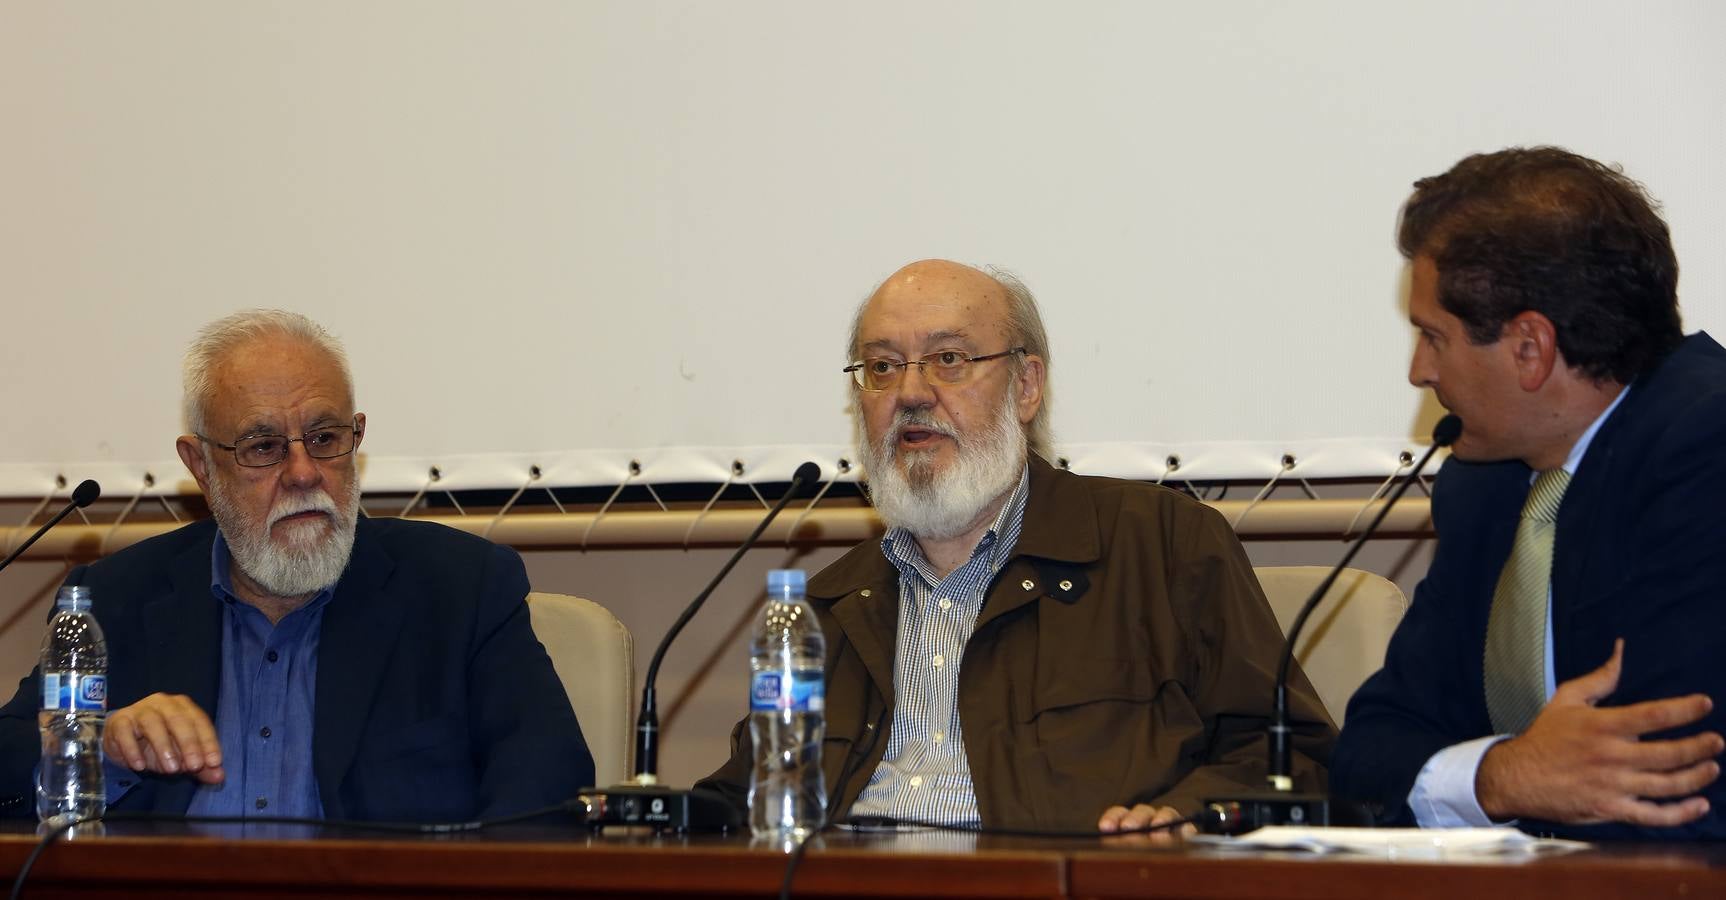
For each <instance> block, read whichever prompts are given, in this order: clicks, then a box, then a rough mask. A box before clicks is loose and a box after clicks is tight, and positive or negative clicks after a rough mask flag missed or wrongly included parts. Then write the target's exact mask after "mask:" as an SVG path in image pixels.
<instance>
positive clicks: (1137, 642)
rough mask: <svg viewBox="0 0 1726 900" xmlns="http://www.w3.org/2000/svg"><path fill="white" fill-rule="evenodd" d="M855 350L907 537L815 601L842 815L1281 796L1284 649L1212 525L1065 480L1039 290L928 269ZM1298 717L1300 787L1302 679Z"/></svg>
mask: <svg viewBox="0 0 1726 900" xmlns="http://www.w3.org/2000/svg"><path fill="white" fill-rule="evenodd" d="M846 352H847V354H848V356H847V358H848V359H849V360H850V361H851V364H850V365H849V366H846V367H845V372H846V373H847V374H848V376H849V377H850V378H851V379H852V388H851V389H852V391H853V404H854V405H853V408H854V412H855V415H856V419H857V433H858V441H859V452H860V455H861V457H862V459H863V462H864V467H865V471H866V474H867V477H868V482H869V493H870V499H871V500H872V502H873V503H874V505H875V509H876V511H877V512H878V513H879V514H880V516H881V518H882V520H883V521H884V522H885V523H886V524H887V526H888V530H887V533H886V535H884V536H883V537H882V538H881V539H880V540H879V541H868V542H865V543H864V544H862V545H860V546H858V547H857V548H855V549H853V550H852V551H851V552H850V553H849V554H847V555H846V556H844V557H843V558H841V559H840V560H839V561H838V562H836V563H834V564H833V565H831V566H829V567H827V568H826V569H825V570H823V571H822V572H821V573H820V574H818V575H816V576H815V578H813V579H812V580H810V582H809V592H808V593H809V600H810V602H811V604H812V605H813V606H814V608H815V610H816V612H817V614H818V615H820V617H821V626H822V629H823V631H824V633H825V634H826V637H827V694H826V704H825V706H826V715H827V735H826V743H825V745H824V750H823V759H822V763H823V766H824V768H825V772H824V774H825V776H826V782H825V783H826V789H827V796H828V798H829V805H830V808H831V809H832V811H833V814H834V817H835V818H836V819H842V818H844V817H846V816H879V817H885V818H888V819H893V820H898V821H906V820H912V821H933V822H940V823H945V824H949V825H979V826H983V827H993V828H1018V829H1027V828H1034V829H1059V830H1079V829H1097V830H1100V831H1104V832H1113V831H1119V830H1125V829H1132V828H1138V827H1142V826H1147V825H1151V824H1163V823H1169V822H1173V821H1175V820H1178V819H1180V818H1181V817H1183V816H1184V815H1187V814H1190V813H1193V812H1195V811H1197V810H1198V807H1199V803H1200V802H1201V800H1203V799H1204V798H1205V797H1207V796H1209V795H1214V794H1227V793H1237V792H1239V791H1241V790H1251V789H1257V788H1259V787H1260V786H1261V785H1263V784H1264V780H1265V762H1266V755H1267V746H1266V741H1265V738H1264V725H1265V720H1266V717H1267V714H1268V712H1269V706H1270V698H1271V688H1272V683H1273V680H1274V678H1275V673H1276V669H1277V662H1278V658H1279V655H1280V652H1281V648H1282V630H1281V629H1280V628H1279V627H1278V625H1277V622H1276V619H1275V617H1274V615H1273V614H1272V612H1271V610H1270V606H1269V605H1268V604H1267V603H1266V602H1265V599H1264V595H1263V594H1262V593H1261V592H1260V590H1259V586H1258V581H1257V579H1256V578H1255V577H1254V576H1253V572H1252V568H1251V566H1250V565H1249V564H1248V563H1247V559H1246V555H1245V553H1244V552H1243V551H1242V549H1241V546H1240V543H1239V541H1237V540H1236V539H1235V536H1234V532H1233V531H1232V530H1230V528H1229V526H1228V524H1227V523H1226V522H1224V521H1223V519H1222V517H1221V516H1219V515H1218V514H1217V513H1216V512H1215V511H1213V510H1211V509H1209V508H1208V507H1206V506H1204V505H1203V504H1201V503H1199V502H1197V501H1195V500H1193V499H1191V498H1189V497H1187V496H1185V495H1183V494H1179V493H1176V492H1174V491H1170V490H1166V489H1164V488H1161V487H1158V486H1155V485H1148V484H1143V483H1138V482H1129V481H1121V480H1117V479H1112V478H1091V477H1083V476H1078V475H1073V474H1071V473H1068V472H1064V471H1061V470H1059V469H1056V468H1055V467H1053V466H1051V465H1049V463H1048V460H1049V459H1050V458H1051V450H1050V439H1049V421H1048V420H1049V403H1048V388H1047V372H1048V367H1049V347H1048V339H1047V337H1046V336H1045V334H1044V331H1043V324H1042V319H1041V316H1040V315H1039V313H1038V312H1037V306H1036V302H1035V301H1034V300H1033V299H1032V297H1031V294H1030V292H1029V291H1028V290H1026V289H1025V287H1024V285H1023V284H1021V283H1019V281H1018V280H1017V279H1014V278H1012V277H1010V276H1007V275H1004V274H1002V273H994V274H985V273H984V272H981V271H978V270H976V269H973V268H970V267H967V266H962V265H959V264H957V263H952V262H946V261H942V260H925V261H923V262H918V263H913V264H911V265H909V266H906V267H905V268H903V269H901V270H900V271H898V272H896V273H895V274H894V275H892V276H891V277H890V278H888V279H887V281H885V282H884V283H882V285H881V287H880V288H879V289H878V290H876V291H875V293H874V295H873V296H871V297H870V298H869V299H868V300H867V301H866V302H865V303H864V304H863V306H862V307H861V308H860V309H859V310H858V313H857V318H856V320H855V322H854V324H853V328H852V334H851V339H850V342H849V344H848V345H847V347H846ZM1290 697H1291V708H1292V709H1293V711H1294V712H1293V714H1294V717H1295V718H1296V720H1297V725H1296V731H1297V735H1298V736H1297V738H1296V741H1295V745H1296V749H1297V753H1296V760H1295V763H1296V764H1295V770H1296V777H1297V780H1298V781H1300V782H1302V786H1303V787H1304V788H1305V789H1317V788H1319V787H1321V786H1322V784H1323V779H1324V774H1323V769H1322V768H1321V765H1322V763H1323V761H1324V760H1325V759H1326V758H1327V757H1328V754H1329V748H1330V744H1331V742H1332V741H1333V739H1334V737H1335V728H1334V727H1333V726H1332V725H1331V723H1330V720H1329V718H1328V717H1327V716H1326V714H1325V712H1324V707H1323V705H1322V704H1321V703H1320V701H1319V700H1318V697H1317V695H1316V694H1314V693H1313V690H1312V686H1311V685H1310V683H1308V681H1307V679H1306V676H1305V675H1304V674H1303V673H1301V672H1300V671H1299V670H1298V667H1297V669H1295V670H1294V671H1293V672H1292V673H1291V684H1290ZM732 749H733V752H732V757H731V759H730V761H729V762H728V763H727V764H726V765H725V766H724V767H723V768H721V769H720V770H719V771H718V772H716V773H715V774H714V775H713V776H711V777H710V778H709V779H708V780H707V781H706V782H704V786H706V787H709V788H712V789H714V790H717V791H720V792H722V793H725V794H727V795H728V796H730V797H731V798H733V800H734V801H735V802H737V803H738V804H740V805H741V804H742V803H743V802H744V793H745V785H746V784H747V781H748V773H749V767H750V764H751V760H752V758H753V753H752V750H751V748H750V746H749V733H748V730H747V729H746V728H745V727H743V726H742V725H739V726H738V728H737V729H736V730H735V731H734V732H733V733H732ZM1189 828H1190V826H1189Z"/></svg>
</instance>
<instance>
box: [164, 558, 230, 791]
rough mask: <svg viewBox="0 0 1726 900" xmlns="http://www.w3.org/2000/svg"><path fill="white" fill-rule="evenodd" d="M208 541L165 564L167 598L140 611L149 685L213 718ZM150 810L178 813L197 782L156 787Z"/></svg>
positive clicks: (218, 674) (214, 607)
mask: <svg viewBox="0 0 1726 900" xmlns="http://www.w3.org/2000/svg"><path fill="white" fill-rule="evenodd" d="M208 530H209V539H208V540H200V541H194V542H193V544H192V546H191V547H188V548H187V549H185V550H183V551H181V553H180V554H179V555H178V556H176V557H174V559H173V560H172V561H171V562H170V564H169V570H168V577H167V580H166V584H165V587H166V589H167V592H166V593H164V594H162V595H160V596H158V597H156V598H155V599H154V600H151V601H148V602H147V603H145V605H144V638H145V644H146V646H148V647H149V669H150V684H151V686H152V688H153V689H154V690H156V691H160V692H162V693H165V694H184V695H185V696H187V697H190V698H191V699H192V701H193V702H194V703H196V704H198V707H199V708H201V709H203V710H204V711H205V712H207V713H209V715H210V718H211V719H212V720H213V719H215V717H216V701H217V696H216V695H217V690H218V687H219V686H220V684H221V679H222V637H223V635H222V606H221V604H220V603H218V602H217V601H216V599H215V596H214V595H213V594H211V593H210V547H211V544H212V542H213V541H214V539H215V526H214V525H213V524H211V525H209V526H208ZM160 785H161V786H160V787H159V788H158V793H157V795H156V802H155V807H156V809H157V810H158V811H163V812H173V813H183V812H185V810H186V807H187V806H188V805H189V804H190V803H191V802H192V793H193V791H195V790H197V782H195V781H193V780H192V779H190V778H183V777H182V778H167V779H163V780H162V781H161V782H160Z"/></svg>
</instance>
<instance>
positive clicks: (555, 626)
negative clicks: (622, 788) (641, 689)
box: [527, 591, 635, 787]
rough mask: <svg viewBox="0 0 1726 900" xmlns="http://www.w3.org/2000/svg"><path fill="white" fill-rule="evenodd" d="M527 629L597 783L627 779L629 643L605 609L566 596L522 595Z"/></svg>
mask: <svg viewBox="0 0 1726 900" xmlns="http://www.w3.org/2000/svg"><path fill="white" fill-rule="evenodd" d="M527 608H528V613H529V615H530V616H531V618H532V620H533V633H534V634H535V635H538V636H539V642H540V643H542V644H544V645H545V652H546V653H547V654H549V655H550V656H551V664H552V665H553V666H554V667H556V669H557V677H558V678H559V679H561V680H562V681H563V689H564V691H565V692H566V693H568V694H569V703H570V705H571V706H573V707H575V716H576V718H577V719H579V720H580V721H581V733H582V736H583V737H585V738H587V748H588V750H589V751H591V752H592V753H593V773H594V779H595V781H596V782H597V784H598V786H600V787H604V786H607V785H613V784H618V783H621V782H622V781H623V780H624V779H625V778H628V777H629V767H630V763H631V759H630V757H631V755H632V754H633V752H634V747H635V741H634V733H635V723H634V721H633V720H632V718H631V717H632V715H633V712H632V710H633V709H634V705H633V704H634V701H635V641H634V639H633V638H631V637H630V636H629V629H628V628H625V627H623V623H622V622H619V621H618V620H617V617H616V616H614V615H612V614H611V613H610V612H609V611H608V610H607V609H606V608H605V607H603V606H600V605H599V604H597V603H595V602H593V601H592V600H583V599H582V598H580V597H571V596H569V595H567V594H547V593H542V592H539V591H535V592H533V593H531V594H528V595H527Z"/></svg>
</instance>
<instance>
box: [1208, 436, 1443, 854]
mask: <svg viewBox="0 0 1726 900" xmlns="http://www.w3.org/2000/svg"><path fill="white" fill-rule="evenodd" d="M1461 436H1462V419H1460V418H1458V417H1457V416H1455V415H1446V416H1445V417H1444V418H1442V419H1439V420H1438V424H1437V425H1435V426H1433V429H1432V446H1431V447H1428V448H1427V450H1426V453H1425V454H1423V455H1422V456H1421V457H1420V461H1419V462H1417V463H1415V464H1414V468H1413V469H1411V470H1410V471H1409V473H1408V474H1407V475H1404V476H1403V478H1402V481H1401V482H1399V483H1398V484H1397V486H1396V490H1394V491H1392V492H1391V494H1390V496H1389V497H1387V498H1385V501H1384V505H1383V506H1381V507H1379V510H1378V515H1376V516H1373V519H1372V522H1371V523H1369V524H1368V525H1367V526H1366V530H1365V531H1362V532H1361V533H1360V537H1358V538H1355V541H1354V544H1353V545H1351V546H1350V547H1349V548H1348V552H1346V553H1344V554H1343V556H1342V560H1341V561H1339V562H1338V563H1337V564H1336V566H1335V567H1334V568H1332V569H1331V570H1330V574H1328V575H1326V576H1325V577H1324V580H1323V581H1321V582H1319V585H1318V587H1317V588H1315V589H1314V590H1313V592H1312V596H1310V597H1307V599H1306V603H1304V604H1302V605H1301V608H1300V613H1299V614H1298V615H1296V616H1295V618H1294V622H1293V623H1292V624H1291V625H1289V630H1288V638H1287V639H1286V640H1285V641H1284V642H1283V653H1282V662H1281V663H1280V664H1279V665H1278V666H1277V680H1276V687H1275V693H1274V694H1273V695H1272V698H1271V723H1270V725H1269V726H1268V727H1267V728H1266V731H1267V732H1268V733H1269V736H1270V761H1269V767H1268V774H1267V776H1266V780H1267V781H1268V782H1269V783H1270V790H1268V791H1258V792H1249V793H1245V794H1241V795H1238V796H1234V797H1221V798H1216V799H1212V800H1206V801H1205V808H1206V810H1208V811H1209V812H1210V813H1211V815H1210V816H1209V817H1207V819H1206V821H1205V823H1204V830H1205V831H1207V832H1210V833H1212V834H1242V833H1244V832H1248V831H1252V830H1253V829H1255V828H1259V827H1261V826H1264V825H1328V824H1330V799H1329V798H1328V797H1326V796H1324V795H1323V794H1297V793H1295V792H1294V775H1293V763H1292V760H1291V757H1292V755H1293V752H1294V729H1292V728H1291V727H1289V698H1288V680H1289V667H1290V666H1291V665H1292V664H1293V663H1294V649H1295V643H1296V642H1297V641H1299V640H1300V633H1301V629H1302V628H1303V627H1304V626H1305V625H1306V621H1307V619H1308V618H1309V617H1310V616H1312V613H1313V610H1315V609H1317V608H1318V605H1319V602H1320V601H1322V600H1323V599H1324V595H1325V592H1326V591H1328V590H1330V588H1331V585H1333V584H1335V583H1336V579H1337V577H1338V576H1339V575H1341V574H1342V570H1343V569H1345V568H1347V567H1348V564H1349V563H1350V562H1352V561H1353V560H1354V556H1355V554H1356V553H1359V552H1360V548H1361V547H1362V546H1364V545H1365V544H1366V542H1367V541H1368V540H1370V539H1371V538H1372V536H1373V533H1374V532H1376V531H1378V526H1379V524H1380V523H1382V522H1383V521H1384V517H1385V516H1386V515H1388V514H1389V513H1390V508H1391V507H1393V506H1395V505H1396V501H1398V500H1400V499H1402V495H1403V494H1404V493H1406V492H1407V491H1408V487H1409V485H1411V484H1413V483H1414V480H1415V479H1416V478H1419V477H1420V472H1421V470H1422V469H1424V468H1426V464H1427V463H1428V462H1429V461H1431V459H1432V455H1433V454H1434V453H1437V452H1438V449H1439V448H1440V447H1448V446H1450V445H1451V444H1454V443H1456V439H1457V438H1459V437H1461Z"/></svg>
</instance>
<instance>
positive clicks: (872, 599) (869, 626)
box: [809, 540, 899, 706]
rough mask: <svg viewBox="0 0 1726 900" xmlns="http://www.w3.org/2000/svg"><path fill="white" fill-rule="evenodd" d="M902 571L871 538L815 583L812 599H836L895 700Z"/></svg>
mask: <svg viewBox="0 0 1726 900" xmlns="http://www.w3.org/2000/svg"><path fill="white" fill-rule="evenodd" d="M898 584H899V573H898V572H897V571H896V570H895V569H894V568H893V565H892V563H889V562H888V561H887V557H886V555H885V554H884V553H882V551H881V542H880V541H878V540H876V541H869V542H867V543H865V544H863V545H862V546H859V547H858V548H856V549H855V550H853V551H851V552H850V553H848V554H846V556H845V557H844V558H843V559H842V560H840V562H839V563H836V564H835V565H833V566H832V567H830V568H829V569H827V570H826V571H823V572H821V573H819V574H818V575H817V576H816V579H815V581H813V582H811V583H810V586H809V592H810V596H811V598H812V599H815V600H829V601H831V602H832V606H831V608H830V612H831V614H832V616H833V620H834V621H835V622H837V623H838V624H839V630H840V631H841V632H842V633H844V635H845V640H846V641H847V642H849V643H850V644H851V647H852V649H854V650H855V651H856V652H857V658H858V659H860V660H861V661H862V662H863V668H864V670H865V671H867V672H868V673H869V679H870V680H871V681H873V682H875V689H876V690H877V691H879V692H880V693H881V696H883V697H886V698H887V703H888V705H889V706H891V705H892V703H893V654H894V653H895V652H896V648H897V645H898V637H899V588H898Z"/></svg>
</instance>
